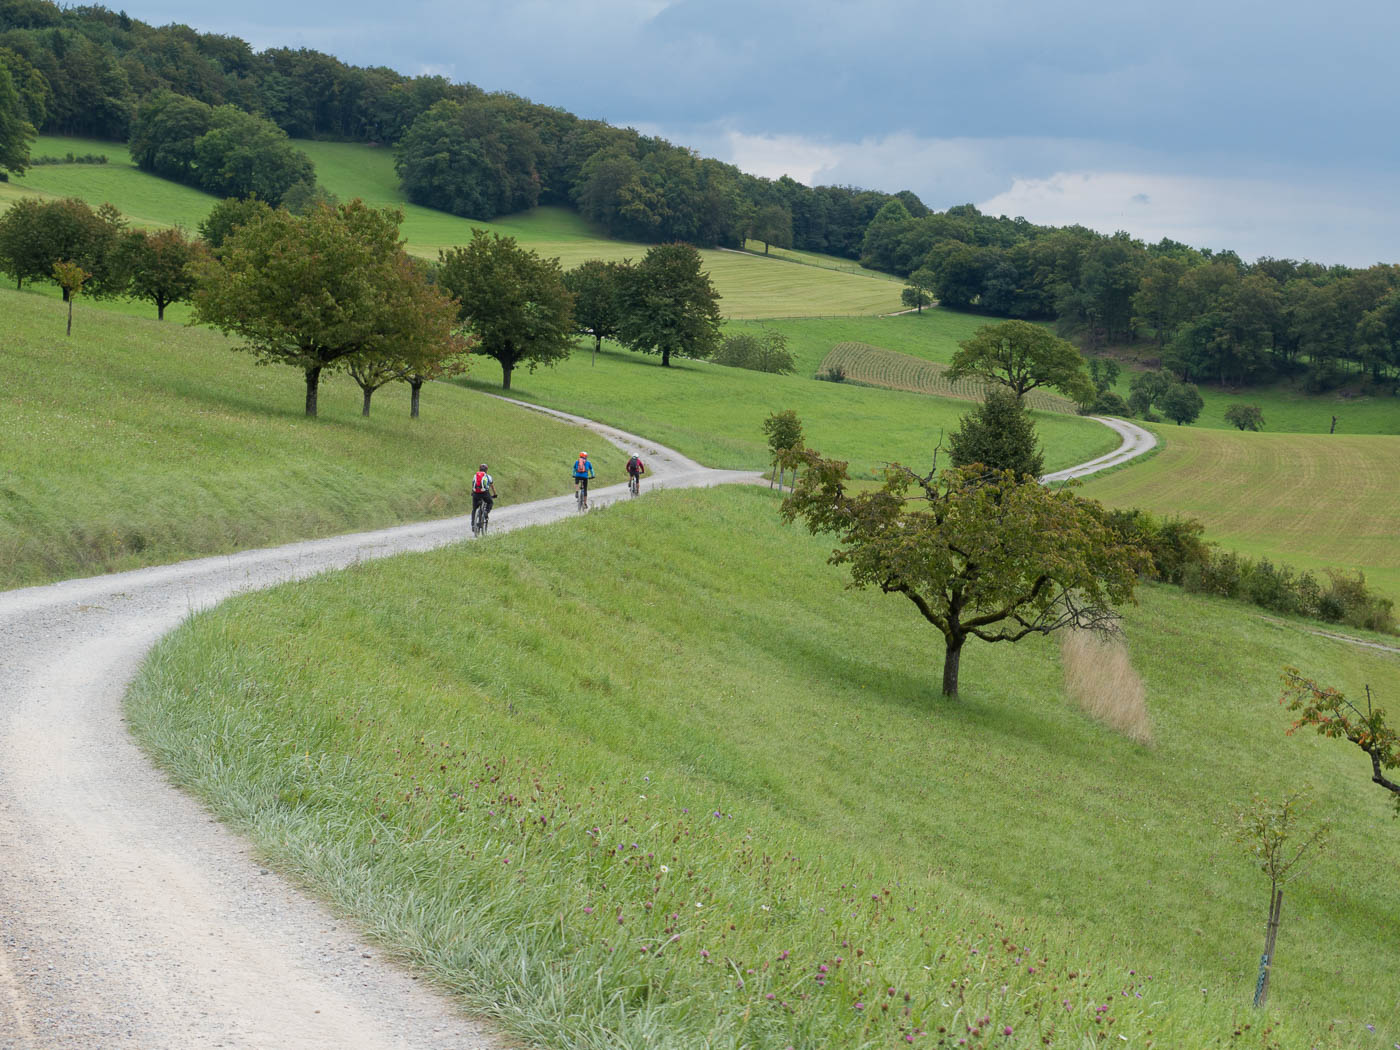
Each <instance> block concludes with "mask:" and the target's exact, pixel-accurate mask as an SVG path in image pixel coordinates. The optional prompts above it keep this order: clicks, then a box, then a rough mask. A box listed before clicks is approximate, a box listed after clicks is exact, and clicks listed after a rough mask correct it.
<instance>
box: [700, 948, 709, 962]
mask: <svg viewBox="0 0 1400 1050" xmlns="http://www.w3.org/2000/svg"><path fill="white" fill-rule="evenodd" d="M709 957H710V953H709V950H708V949H706V948H701V949H700V958H702V959H708V958H709Z"/></svg>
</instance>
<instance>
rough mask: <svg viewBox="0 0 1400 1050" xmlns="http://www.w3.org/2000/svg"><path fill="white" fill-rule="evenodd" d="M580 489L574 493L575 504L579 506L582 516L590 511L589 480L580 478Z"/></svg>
mask: <svg viewBox="0 0 1400 1050" xmlns="http://www.w3.org/2000/svg"><path fill="white" fill-rule="evenodd" d="M577 480H578V488H577V489H576V490H575V492H574V502H575V503H577V504H578V511H579V513H580V514H582V513H583V512H584V511H586V510H587V509H588V479H587V478H579V479H577Z"/></svg>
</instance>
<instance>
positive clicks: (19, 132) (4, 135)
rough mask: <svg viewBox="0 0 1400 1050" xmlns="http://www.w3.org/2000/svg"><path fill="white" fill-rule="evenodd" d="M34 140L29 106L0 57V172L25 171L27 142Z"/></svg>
mask: <svg viewBox="0 0 1400 1050" xmlns="http://www.w3.org/2000/svg"><path fill="white" fill-rule="evenodd" d="M33 141H34V125H33V124H31V123H30V122H29V108H28V107H27V106H26V105H25V104H24V100H23V99H21V98H20V95H19V92H18V91H17V90H16V89H15V84H14V80H13V79H11V77H10V71H9V68H8V67H7V66H6V64H5V62H4V60H3V59H0V172H9V173H10V174H12V175H22V174H24V169H25V168H27V167H29V144H30V143H31V142H33Z"/></svg>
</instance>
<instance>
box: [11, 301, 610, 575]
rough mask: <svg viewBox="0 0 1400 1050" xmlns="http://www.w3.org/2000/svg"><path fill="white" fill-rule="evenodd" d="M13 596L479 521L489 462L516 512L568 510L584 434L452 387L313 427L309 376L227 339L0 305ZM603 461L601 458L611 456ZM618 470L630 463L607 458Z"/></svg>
mask: <svg viewBox="0 0 1400 1050" xmlns="http://www.w3.org/2000/svg"><path fill="white" fill-rule="evenodd" d="M0 317H3V318H4V326H3V328H4V333H3V334H4V339H3V345H0V448H3V456H0V587H15V586H19V585H21V584H28V583H38V582H42V581H45V580H52V579H58V578H61V577H71V576H83V575H89V574H93V573H99V572H108V571H113V570H118V569H129V568H135V567H137V566H140V565H153V564H159V563H163V562H169V561H175V560H177V559H179V558H184V557H189V556H193V555H198V554H216V553H224V552H228V551H235V550H243V549H245V548H248V547H255V546H263V545H268V544H273V543H280V542H283V541H288V540H294V539H305V538H308V537H312V536H324V535H331V534H334V533H339V532H348V531H351V530H353V529H361V528H371V527H375V526H382V525H391V524H395V523H398V522H404V521H419V520H422V519H425V518H439V517H447V516H449V515H453V514H463V513H466V512H467V510H468V509H470V506H471V496H470V490H469V486H470V480H471V474H472V471H473V469H474V468H475V467H476V465H477V463H478V462H479V461H481V460H482V459H485V460H486V461H487V462H488V463H490V464H491V466H492V469H493V473H495V475H496V477H497V478H498V479H499V480H498V488H499V490H500V492H501V495H502V498H503V500H504V501H506V502H510V503H515V502H520V501H523V500H528V499H534V498H537V497H540V496H545V495H551V494H557V493H560V492H563V491H565V489H566V488H567V485H566V483H565V482H564V468H565V466H566V465H567V463H568V462H569V461H570V460H571V459H572V458H573V456H574V454H575V453H576V452H577V451H578V445H579V441H580V439H579V437H578V434H579V433H580V431H578V430H577V429H576V428H574V427H571V426H567V425H564V424H562V423H556V422H552V421H550V420H548V419H545V418H543V417H541V416H539V415H537V414H535V413H530V412H523V411H522V410H521V409H519V408H516V407H513V406H509V405H505V404H502V403H501V402H499V401H496V400H495V399H493V398H489V397H485V396H483V395H481V394H479V393H475V392H473V391H469V390H464V389H462V388H460V387H456V386H452V385H449V384H435V385H432V386H430V387H428V388H427V389H425V390H424V392H423V406H422V418H421V419H419V420H417V421H416V422H415V421H413V420H410V419H409V418H408V388H407V387H406V386H403V385H395V386H390V387H386V388H384V389H382V390H380V391H379V392H378V393H377V394H376V395H375V398H374V405H373V413H372V415H371V416H370V418H369V419H362V418H361V416H360V400H361V399H360V391H359V388H358V387H356V386H355V385H354V384H353V383H352V382H351V381H350V380H349V379H347V378H344V377H338V378H333V379H331V380H330V381H329V383H324V382H323V385H322V391H321V403H320V408H321V415H320V418H319V419H316V420H307V419H306V418H305V417H304V416H303V414H302V400H303V397H304V393H305V387H304V385H303V382H302V376H301V373H300V372H298V371H296V370H294V369H291V368H284V367H269V368H260V367H257V366H256V365H254V363H253V360H252V358H251V357H250V356H249V355H246V354H240V353H235V352H234V351H233V350H232V349H231V344H230V343H229V342H228V341H227V340H225V339H224V338H223V337H222V336H221V335H218V334H217V333H213V332H211V331H208V330H205V329H190V328H185V327H181V326H180V325H177V324H174V323H172V322H170V321H166V322H164V323H158V322H156V321H154V320H140V319H136V318H131V317H126V316H123V315H121V314H116V313H112V312H111V311H108V310H102V309H95V308H93V307H92V306H91V305H90V304H88V303H85V302H83V301H82V300H79V301H78V303H77V304H76V309H75V311H74V320H73V335H72V337H71V338H65V337H64V334H63V332H64V319H65V314H64V307H63V306H62V304H60V303H58V302H57V301H55V300H51V299H48V298H46V297H43V296H38V295H30V294H28V293H16V292H13V291H0ZM590 444H592V445H595V446H597V445H599V443H598V442H591V443H590ZM596 454H597V456H598V458H599V459H600V461H601V462H600V464H599V469H600V471H607V472H611V473H613V474H617V475H619V476H621V474H622V470H623V456H622V454H621V453H620V452H618V451H616V450H614V449H612V447H611V446H602V447H598V451H597V453H596Z"/></svg>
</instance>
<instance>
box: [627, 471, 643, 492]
mask: <svg viewBox="0 0 1400 1050" xmlns="http://www.w3.org/2000/svg"><path fill="white" fill-rule="evenodd" d="M627 491H628V492H630V493H631V494H632V496H633V497H636V495H637V494H638V493H639V492H641V491H642V476H641V475H640V474H628V475H627Z"/></svg>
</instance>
